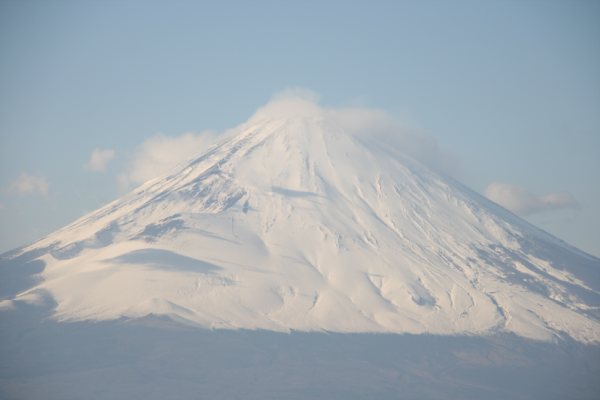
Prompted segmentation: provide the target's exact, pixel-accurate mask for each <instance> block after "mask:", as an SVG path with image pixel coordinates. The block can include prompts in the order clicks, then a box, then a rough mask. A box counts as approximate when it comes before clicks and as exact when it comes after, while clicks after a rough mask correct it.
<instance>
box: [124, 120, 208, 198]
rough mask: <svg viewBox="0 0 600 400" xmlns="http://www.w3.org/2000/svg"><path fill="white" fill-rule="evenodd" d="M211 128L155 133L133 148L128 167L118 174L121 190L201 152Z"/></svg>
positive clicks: (165, 170)
mask: <svg viewBox="0 0 600 400" xmlns="http://www.w3.org/2000/svg"><path fill="white" fill-rule="evenodd" d="M215 138H216V135H215V133H213V132H208V131H207V132H202V133H184V134H183V135H180V136H167V135H162V134H157V135H154V136H152V137H150V138H148V139H146V140H145V141H144V142H143V143H142V144H141V145H139V146H138V148H137V149H136V150H135V152H134V155H133V157H132V159H131V161H130V162H129V166H128V167H127V170H126V171H125V172H124V173H122V174H120V175H119V176H118V182H119V186H120V188H121V190H127V189H129V188H131V186H132V185H136V184H140V183H143V182H146V181H147V180H149V179H152V178H156V177H157V176H159V175H160V174H163V173H166V172H168V171H169V170H170V169H171V168H173V167H175V166H176V165H177V164H179V163H181V162H183V161H186V160H188V159H190V158H191V157H193V156H195V155H197V154H200V153H202V151H203V150H205V149H207V148H208V147H209V146H210V145H211V144H212V143H213V142H214V140H215Z"/></svg>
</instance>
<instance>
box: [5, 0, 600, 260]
mask: <svg viewBox="0 0 600 400" xmlns="http://www.w3.org/2000/svg"><path fill="white" fill-rule="evenodd" d="M599 21H600V2H597V1H557V2H553V1H549V0H544V1H533V0H529V1H453V2H446V1H414V2H400V1H391V2H383V1H379V2H376V1H364V2H363V1H302V2H291V1H278V2H276V1H272V2H261V1H240V2H226V1H218V2H217V1H214V2H201V1H160V2H158V1H157V2H153V1H89V2H88V1H81V0H78V1H58V0H57V1H45V0H44V1H32V0H28V1H11V0H4V1H1V2H0V51H1V53H0V54H1V56H0V148H1V150H0V156H1V164H0V223H1V224H0V251H4V250H9V249H11V248H14V247H16V246H19V245H23V244H26V243H28V242H32V241H34V240H36V239H38V238H40V237H41V236H42V235H44V234H46V233H49V232H51V231H53V230H55V229H57V228H60V227H61V226H63V225H65V224H67V223H69V222H71V221H72V220H73V219H75V218H77V217H79V216H81V215H82V214H84V213H85V212H88V211H92V210H94V209H95V208H97V207H99V206H101V205H103V204H105V203H106V202H108V201H110V200H112V199H114V198H116V197H117V196H119V194H121V193H122V191H123V190H124V188H125V187H130V186H131V185H132V184H135V183H136V182H138V181H139V180H142V179H143V178H144V177H146V176H147V175H149V174H152V173H154V170H152V169H151V168H150V169H148V166H149V165H150V166H152V165H160V164H161V163H164V162H169V161H171V160H169V158H170V157H171V158H172V157H177V156H180V153H181V151H182V149H188V150H189V149H193V148H195V147H196V146H197V147H198V148H202V147H203V146H204V145H205V143H206V141H207V140H208V139H207V138H210V137H214V136H215V135H218V132H222V131H223V130H225V129H227V128H231V127H234V126H235V125H237V124H239V123H241V122H243V121H244V120H246V119H247V118H248V117H249V116H250V115H252V114H253V113H254V111H255V110H256V109H257V108H258V107H260V106H261V105H263V104H265V103H266V102H267V101H268V100H269V99H270V98H271V96H272V95H273V94H274V93H277V92H279V91H281V90H285V89H287V88H291V87H292V88H293V87H300V88H306V89H310V90H313V91H314V92H316V93H318V94H319V96H320V99H321V100H320V101H321V104H323V105H325V106H334V107H337V106H349V105H350V106H364V107H374V108H379V109H382V110H384V111H386V112H387V113H388V114H389V115H391V116H393V117H394V118H396V119H398V120H399V121H400V122H401V123H402V124H404V125H406V126H408V127H411V128H414V129H418V130H421V131H423V132H425V133H426V134H428V135H430V136H432V137H433V138H435V140H437V142H438V143H439V145H440V146H441V147H442V148H443V149H444V150H445V151H447V152H449V153H451V154H452V155H453V156H454V157H455V158H456V160H457V161H458V164H459V167H458V169H457V171H456V172H455V174H456V175H457V176H458V177H459V179H460V180H461V181H463V182H464V183H465V184H467V185H468V186H470V187H472V188H473V189H475V190H477V191H479V192H481V193H482V194H486V195H488V196H489V197H491V198H493V199H495V200H496V201H499V202H502V203H503V204H504V205H505V206H506V207H509V208H511V209H512V210H514V211H515V212H517V213H519V214H520V215H523V216H524V217H525V218H527V219H528V220H530V221H532V222H534V223H535V224H537V225H538V226H540V227H542V228H543V229H545V230H547V231H549V232H551V233H553V234H554V235H556V236H558V237H560V238H562V239H564V240H566V241H568V242H570V243H572V244H575V245H576V246H578V247H580V248H582V249H583V250H586V251H588V252H590V253H592V254H595V255H600V228H599V227H600V73H599V72H598V71H600V23H599ZM206 130H209V131H211V133H208V134H202V135H199V134H198V133H200V132H203V131H206ZM159 134H160V135H159ZM142 167H144V168H142Z"/></svg>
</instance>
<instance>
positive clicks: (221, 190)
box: [0, 99, 600, 344]
mask: <svg viewBox="0 0 600 400" xmlns="http://www.w3.org/2000/svg"><path fill="white" fill-rule="evenodd" d="M290 102H291V103H290ZM16 266H20V267H19V268H18V269H17V267H16ZM0 273H1V274H2V275H1V276H2V279H1V283H0V295H1V296H2V297H1V298H2V299H3V300H2V301H1V302H0V310H4V311H5V312H9V310H11V309H14V308H15V307H18V306H19V304H24V303H27V304H44V302H45V301H47V299H48V298H50V299H52V302H53V304H54V306H53V309H52V315H53V318H54V319H55V320H56V321H71V322H72V321H111V320H122V319H142V318H146V317H149V316H162V317H166V318H169V319H172V320H176V321H179V322H181V323H183V324H187V325H190V326H199V327H203V328H210V329H247V330H267V331H278V332H290V331H320V332H337V333H350V332H352V333H367V332H371V333H387V334H389V333H403V334H430V335H431V334H436V335H484V336H485V335H494V334H515V335H518V336H519V337H521V338H526V339H533V340H539V341H557V340H561V339H562V340H565V339H569V340H575V341H579V342H581V343H589V344H594V343H595V344H597V343H598V342H600V322H599V316H600V312H599V306H600V260H598V259H597V258H594V257H592V256H590V255H587V254H585V253H583V252H581V251H579V250H577V249H575V248H573V247H571V246H569V245H568V244H566V243H564V242H562V241H560V240H558V239H556V238H554V237H552V236H550V235H549V234H547V233H545V232H543V231H541V230H539V229H537V228H535V227H533V226H531V225H530V224H528V223H526V222H525V221H523V220H522V219H520V218H519V217H517V216H515V215H513V214H511V213H510V212H508V211H507V210H505V209H503V208H501V207H500V206H498V205H496V204H494V203H492V202H490V201H489V200H487V199H485V198H483V197H482V196H480V195H478V194H477V193H475V192H473V191H471V190H469V189H467V188H466V187H464V186H463V185H461V184H460V183H458V182H456V181H454V180H453V179H451V178H448V177H446V176H444V174H443V172H436V171H434V170H433V169H431V168H429V167H426V166H425V165H423V164H421V163H420V162H419V161H417V160H415V159H414V158H412V157H411V156H410V155H409V154H407V153H406V152H403V149H402V148H395V147H393V146H390V145H389V143H387V142H386V141H385V140H383V139H382V138H381V137H379V136H377V135H373V136H369V135H364V134H357V133H355V132H352V131H350V130H348V129H345V124H343V123H341V122H340V121H339V118H338V115H337V114H336V113H333V112H330V111H329V110H327V109H323V108H320V107H319V106H317V105H315V104H314V103H311V102H308V101H304V100H299V99H295V100H293V101H292V100H289V99H288V100H285V99H284V100H279V101H277V102H274V103H272V104H270V105H268V106H267V107H265V108H264V109H262V110H261V111H260V112H258V113H257V114H256V115H254V116H253V117H252V118H251V119H250V120H249V121H247V122H246V123H244V124H242V125H241V126H239V127H237V128H235V129H233V130H232V131H231V132H229V133H228V134H227V135H226V137H225V138H224V139H223V140H222V141H221V142H219V143H217V144H216V145H214V146H212V147H211V148H210V149H208V150H207V151H205V152H204V153H202V154H199V155H198V156H197V157H195V158H193V159H191V160H189V161H187V162H185V163H183V164H181V165H179V166H178V167H177V168H175V169H173V170H172V171H171V172H170V173H168V174H166V175H164V176H161V177H158V178H155V179H153V180H150V181H148V182H147V183H145V184H143V185H142V186H140V187H139V188H137V189H136V190H134V191H133V192H131V193H130V194H128V195H126V196H124V197H123V198H121V199H118V200H116V201H114V202H112V203H110V204H108V205H107V206H105V207H103V208H101V209H99V210H97V211H95V212H93V213H91V214H89V215H86V216H84V217H83V218H81V219H79V220H77V221H75V222H74V223H72V224H71V225H69V226H67V227H65V228H63V229H61V230H59V231H57V232H55V233H53V234H51V235H49V236H47V237H45V238H43V239H42V240H40V241H38V242H37V243H35V244H33V245H30V246H27V247H25V248H22V249H19V250H17V251H14V252H12V253H8V254H5V255H4V256H3V261H2V265H1V266H0ZM0 312H2V311H0Z"/></svg>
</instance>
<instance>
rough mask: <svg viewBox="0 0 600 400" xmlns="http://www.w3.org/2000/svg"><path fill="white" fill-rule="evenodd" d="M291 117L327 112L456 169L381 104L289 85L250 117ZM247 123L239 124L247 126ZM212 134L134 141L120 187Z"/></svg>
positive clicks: (355, 130) (204, 144)
mask: <svg viewBox="0 0 600 400" xmlns="http://www.w3.org/2000/svg"><path fill="white" fill-rule="evenodd" d="M295 117H302V118H317V119H319V118H325V119H327V120H328V121H331V122H332V123H333V124H334V125H337V126H338V127H340V128H342V129H344V130H345V131H347V132H349V133H350V134H352V135H357V136H358V135H360V136H363V137H365V138H374V139H378V140H379V141H383V142H384V143H385V147H386V148H394V149H396V150H398V151H399V152H402V153H403V154H405V155H408V156H410V157H412V158H415V159H417V160H419V161H421V162H422V163H424V164H426V165H428V166H430V167H432V168H434V169H436V170H438V171H441V172H444V173H446V174H448V175H455V174H456V172H457V170H458V162H457V160H456V159H455V158H453V157H452V156H451V155H449V154H447V153H445V152H443V151H442V150H441V149H440V148H439V146H438V144H437V142H436V141H435V139H434V138H432V137H431V136H428V135H427V134H425V133H423V132H418V131H416V130H413V129H408V128H406V127H404V126H402V125H401V124H400V123H398V122H397V121H396V120H394V119H393V118H392V117H390V116H389V115H388V114H386V113H385V112H383V111H381V110H377V109H370V108H364V107H353V108H347V107H346V108H344V107H335V108H334V107H322V106H320V105H319V104H318V95H317V94H315V93H314V92H312V91H309V90H305V89H288V90H285V91H283V92H280V93H277V94H275V95H274V96H273V97H272V99H271V100H270V101H269V102H268V103H267V104H266V105H264V106H263V107H261V108H259V109H258V110H257V111H256V112H255V113H254V114H253V115H252V117H251V118H250V120H249V121H248V123H249V124H253V123H259V121H261V120H272V119H282V118H295ZM248 123H245V124H242V125H241V127H245V126H248V125H247V124H248ZM239 129H240V127H238V128H234V129H233V130H232V131H230V132H231V133H235V132H236V131H238V130H239ZM216 137H217V135H216V134H215V133H214V132H203V133H199V134H196V133H185V134H183V135H180V136H176V137H173V136H167V135H162V134H157V135H155V136H152V137H150V138H149V139H147V140H145V141H144V142H143V143H142V144H141V145H139V146H138V148H137V149H136V150H135V152H134V155H133V157H132V159H131V161H130V163H129V166H128V168H127V170H126V171H125V172H124V173H122V174H121V175H119V176H118V178H117V179H118V183H119V186H120V188H121V190H123V191H125V190H128V189H130V188H131V186H132V185H134V184H141V183H143V182H145V181H147V180H149V179H152V178H155V177H157V176H159V175H161V174H164V173H166V172H168V171H169V170H170V169H171V168H173V167H175V166H176V165H177V164H179V163H181V162H184V161H186V160H187V159H190V158H192V157H194V156H197V155H199V154H201V153H202V152H203V151H204V150H206V149H207V148H208V147H209V146H210V145H211V144H213V143H214V142H215V139H216Z"/></svg>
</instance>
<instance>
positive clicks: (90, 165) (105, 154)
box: [85, 149, 115, 172]
mask: <svg viewBox="0 0 600 400" xmlns="http://www.w3.org/2000/svg"><path fill="white" fill-rule="evenodd" d="M114 157H115V151H114V150H113V149H94V150H93V151H92V154H91V155H90V159H89V161H88V162H87V164H85V168H86V169H88V170H90V171H95V172H101V171H104V170H106V166H107V165H108V163H109V162H110V160H112V159H113V158H114Z"/></svg>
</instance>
